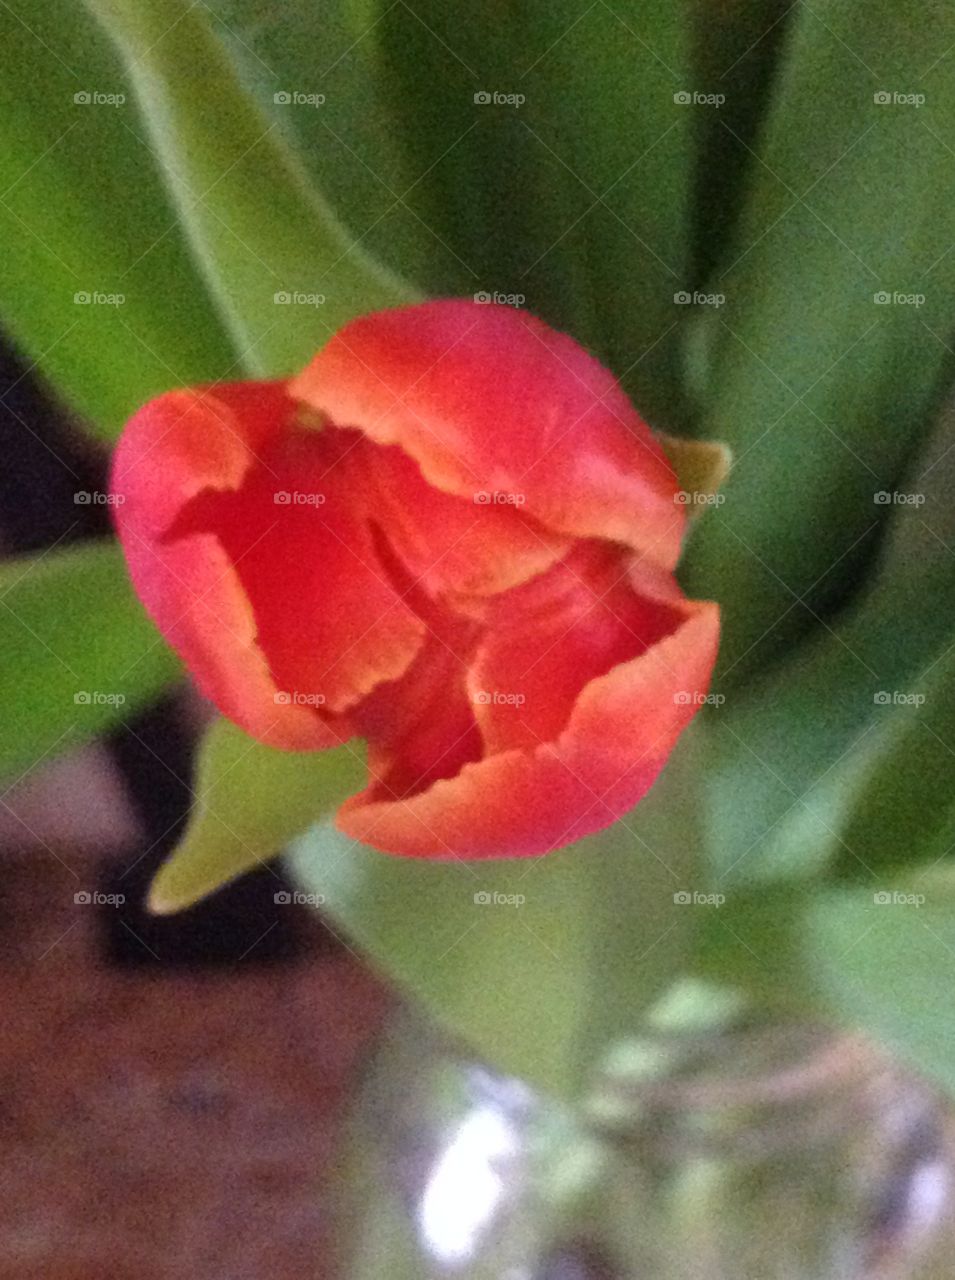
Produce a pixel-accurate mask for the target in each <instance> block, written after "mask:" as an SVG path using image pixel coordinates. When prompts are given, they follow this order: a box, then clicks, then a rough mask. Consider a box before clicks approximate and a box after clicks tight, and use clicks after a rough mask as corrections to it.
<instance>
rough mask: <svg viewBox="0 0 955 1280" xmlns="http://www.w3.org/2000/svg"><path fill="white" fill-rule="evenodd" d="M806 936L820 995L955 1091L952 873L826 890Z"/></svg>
mask: <svg viewBox="0 0 955 1280" xmlns="http://www.w3.org/2000/svg"><path fill="white" fill-rule="evenodd" d="M805 938H806V940H805V954H806V960H807V965H808V966H810V967H811V972H812V975H813V979H814V984H815V986H816V988H817V990H818V991H819V999H820V1003H821V1004H823V1006H824V1007H825V1008H827V1009H828V1010H830V1011H831V1012H832V1013H833V1014H835V1015H836V1016H837V1017H839V1018H840V1019H841V1021H843V1022H844V1023H846V1024H848V1025H850V1026H854V1027H859V1028H861V1029H862V1030H864V1031H866V1032H867V1033H868V1034H869V1035H871V1036H873V1037H874V1038H875V1039H876V1040H877V1041H879V1042H880V1043H881V1044H883V1045H885V1046H886V1047H887V1048H888V1049H890V1050H892V1051H893V1052H894V1053H896V1054H898V1055H899V1056H900V1057H902V1058H903V1059H904V1060H906V1061H908V1062H909V1063H911V1064H912V1066H914V1067H916V1068H917V1069H919V1070H920V1071H922V1072H924V1073H925V1074H926V1075H928V1076H930V1077H932V1078H933V1079H935V1080H937V1081H938V1082H939V1083H940V1084H942V1085H944V1086H945V1088H946V1089H947V1090H949V1092H955V1061H953V1058H952V1038H953V1036H955V1006H953V1004H952V999H951V989H952V981H953V978H955V885H953V884H952V881H951V877H950V875H949V876H948V877H940V878H938V879H937V880H935V881H932V880H928V881H921V880H917V879H909V880H905V881H899V882H883V883H880V884H878V885H877V886H876V887H875V888H871V889H868V890H861V889H860V890H853V891H846V892H832V893H829V894H825V895H823V896H822V897H820V898H819V900H818V901H817V902H816V903H815V904H814V905H813V907H812V909H811V911H810V912H809V915H808V919H807V929H806V935H805Z"/></svg>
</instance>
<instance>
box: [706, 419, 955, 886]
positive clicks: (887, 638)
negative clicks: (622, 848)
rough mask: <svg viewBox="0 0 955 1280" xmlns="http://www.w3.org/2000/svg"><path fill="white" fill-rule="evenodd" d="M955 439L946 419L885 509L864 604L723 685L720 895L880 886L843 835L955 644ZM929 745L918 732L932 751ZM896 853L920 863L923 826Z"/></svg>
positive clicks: (715, 748) (712, 781) (715, 747)
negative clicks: (813, 879)
mask: <svg viewBox="0 0 955 1280" xmlns="http://www.w3.org/2000/svg"><path fill="white" fill-rule="evenodd" d="M953 441H955V410H952V409H948V410H947V411H946V412H945V413H944V414H943V415H942V416H941V418H940V420H939V423H938V426H937V428H936V430H935V431H934V433H933V435H932V438H931V440H930V441H929V442H928V444H927V446H926V448H925V449H924V450H923V451H922V453H921V454H920V455H919V456H918V457H917V458H916V459H913V464H912V466H911V467H910V469H909V471H908V472H907V474H906V476H905V477H904V478H903V479H901V480H900V481H898V483H897V486H893V490H892V493H891V494H890V495H888V496H890V497H892V498H893V501H891V502H889V503H886V504H882V507H883V508H884V509H885V510H887V511H888V512H889V517H888V530H887V535H888V536H887V537H886V539H885V541H884V543H883V545H882V548H881V550H880V554H879V557H878V559H877V561H876V563H875V566H874V568H873V572H872V574H871V576H870V579H869V581H868V583H867V585H866V587H865V590H864V591H863V593H862V594H861V596H860V597H859V598H858V599H857V600H856V601H855V602H854V603H853V605H852V606H851V607H850V608H848V609H847V610H846V611H845V612H844V614H843V616H842V617H840V618H839V619H834V620H833V623H832V624H831V625H830V626H828V627H823V628H820V629H819V631H818V633H817V634H816V635H815V636H814V637H813V639H812V640H810V641H806V642H804V643H803V644H802V645H800V646H799V647H798V648H797V649H796V650H795V651H794V652H793V653H792V655H791V656H790V657H789V658H788V659H787V660H786V661H785V662H784V663H781V664H780V665H778V666H777V667H775V668H773V669H771V670H770V671H768V672H766V673H764V674H762V675H761V676H759V677H757V678H756V679H754V680H751V681H750V682H749V684H748V685H747V686H746V687H745V688H743V687H730V688H727V691H726V694H725V704H724V705H723V706H721V707H719V708H718V710H717V711H716V713H715V714H714V715H712V716H711V717H710V718H709V721H708V725H707V728H708V732H709V741H708V761H707V766H706V770H705V779H706V781H705V786H706V791H707V823H706V837H707V844H708V848H709V857H710V860H711V863H712V865H713V868H714V873H715V874H716V875H717V876H718V877H719V878H720V880H721V883H722V884H723V886H724V887H726V886H728V885H731V884H734V883H745V882H746V881H748V880H753V879H757V880H765V879H767V878H772V877H779V876H788V875H793V874H802V875H812V874H815V873H817V872H818V871H820V870H823V869H825V868H831V867H833V866H834V865H839V866H841V868H842V869H843V871H846V870H848V869H850V868H851V869H852V870H853V871H854V873H856V874H861V875H874V873H875V866H876V865H877V864H878V863H879V862H880V861H883V860H884V857H882V856H876V853H875V850H874V849H873V850H872V854H873V856H872V860H871V870H869V868H870V858H869V852H868V850H867V845H868V843H869V842H868V839H867V838H863V837H862V836H861V835H860V836H856V837H849V836H848V835H847V834H846V831H845V826H846V824H847V823H848V822H849V820H850V815H851V814H852V812H853V809H854V808H855V807H856V806H858V805H859V804H860V797H861V796H862V794H863V789H864V788H865V787H866V785H867V780H868V779H869V777H870V775H871V771H872V770H873V769H875V768H877V767H878V761H879V759H880V758H881V757H882V754H883V753H884V751H885V750H886V749H887V747H889V746H891V744H892V743H894V742H895V740H896V735H897V733H898V732H899V730H900V729H901V730H902V731H903V732H904V722H905V720H906V718H907V715H908V711H909V710H911V711H915V712H916V713H917V714H920V712H919V709H918V708H917V707H911V708H910V707H909V704H910V702H911V699H912V698H913V697H914V696H915V695H920V694H922V693H924V692H925V690H923V688H922V686H923V684H924V683H925V682H926V681H928V682H929V683H931V682H932V681H933V680H937V679H938V678H939V674H940V673H939V672H936V671H935V664H936V663H938V664H939V667H941V665H942V664H943V663H944V661H946V659H944V655H945V654H946V652H947V650H948V649H949V647H950V646H951V644H952V643H953V641H955V627H953V623H952V618H953V616H955V558H953V554H952V551H951V549H950V548H951V547H952V546H953V545H955V542H953V540H955V518H953V508H952V503H951V492H952V486H953V484H955V449H953V448H952V444H953ZM895 498H903V499H905V501H895V500H894V499H895ZM877 505H878V504H875V503H873V509H876V507H877ZM933 673H934V674H933ZM936 705H939V706H941V705H942V703H941V702H940V701H938V700H937V701H936ZM916 732H918V731H916ZM943 736H944V731H943ZM931 742H932V739H931V735H930V734H927V733H925V734H923V735H922V748H923V751H924V750H925V749H928V748H930V747H931ZM936 747H937V752H938V764H939V767H944V759H943V757H944V754H945V753H944V748H943V747H942V746H941V745H940V744H936ZM922 758H923V757H922V756H921V755H920V757H919V759H920V760H921V759H922ZM859 821H862V822H864V821H865V819H864V817H860V819H859ZM882 848H883V854H884V853H886V852H887V849H886V846H885V844H884V842H883V844H882ZM898 852H899V855H900V856H904V857H905V858H906V859H909V860H912V861H915V860H918V859H919V858H920V857H922V856H925V854H924V852H923V851H921V850H920V848H919V844H918V841H917V840H916V839H915V828H913V831H912V835H911V839H909V840H908V841H907V842H906V843H905V846H904V849H903V848H901V847H900V848H899V851H898Z"/></svg>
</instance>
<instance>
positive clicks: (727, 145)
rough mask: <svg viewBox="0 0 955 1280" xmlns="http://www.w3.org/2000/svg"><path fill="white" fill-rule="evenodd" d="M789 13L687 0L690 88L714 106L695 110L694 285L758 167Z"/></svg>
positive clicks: (747, 0)
mask: <svg viewBox="0 0 955 1280" xmlns="http://www.w3.org/2000/svg"><path fill="white" fill-rule="evenodd" d="M794 7H795V6H788V7H787V6H783V5H780V4H779V2H778V0H723V2H722V3H721V4H718V5H714V4H712V3H711V0H691V4H690V11H691V14H692V24H693V35H694V38H693V70H694V78H693V86H692V87H693V88H694V89H695V90H696V91H697V92H699V93H701V94H704V95H708V96H709V97H711V98H712V97H714V96H715V97H716V98H717V99H718V101H717V102H713V103H708V102H707V101H703V102H701V103H700V104H699V105H698V106H697V107H696V109H695V110H694V123H695V125H696V137H697V146H696V154H697V174H696V188H695V195H694V200H693V207H694V224H695V226H694V229H695V233H696V235H695V256H696V270H695V273H694V279H695V280H696V281H697V283H698V284H700V285H705V283H706V281H707V280H708V279H709V277H710V276H711V274H712V273H713V271H714V270H715V269H716V267H717V266H718V265H719V261H720V256H721V254H722V253H723V251H724V250H725V248H726V243H727V240H728V239H729V238H730V237H731V236H732V233H733V228H734V224H735V222H736V219H737V217H738V216H739V213H740V209H741V207H742V205H743V202H744V199H745V195H746V189H747V185H748V183H749V181H750V179H751V178H752V172H753V169H754V167H755V165H756V161H755V158H754V156H753V151H752V148H753V147H754V146H755V145H756V143H757V138H758V132H759V126H760V123H761V121H762V119H763V116H764V114H765V112H766V109H767V106H768V103H769V99H770V94H771V93H772V90H773V87H774V73H775V72H776V70H777V63H778V59H779V55H780V49H781V47H782V46H783V44H784V37H785V34H786V29H787V24H788V21H789V20H790V18H791V16H792V13H793V9H794Z"/></svg>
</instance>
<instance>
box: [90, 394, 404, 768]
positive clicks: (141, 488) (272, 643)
mask: <svg viewBox="0 0 955 1280" xmlns="http://www.w3.org/2000/svg"><path fill="white" fill-rule="evenodd" d="M295 412H296V406H295V405H294V404H293V403H292V402H291V401H289V400H288V398H287V397H286V396H285V394H284V391H283V390H282V388H281V386H280V385H279V384H272V385H269V384H264V385H263V384H247V385H245V386H237V387H234V388H215V389H214V390H212V391H208V392H202V393H197V392H188V393H187V392H176V393H172V394H171V395H169V396H164V397H161V398H160V399H159V400H155V401H153V402H152V403H151V404H149V405H147V406H146V407H145V408H144V409H143V410H141V411H140V413H139V414H137V415H136V417H135V418H134V419H133V421H132V422H131V423H130V425H129V426H128V428H127V430H126V432H125V433H124V435H123V438H122V442H121V444H120V447H119V449H118V451H117V456H116V462H115V466H114V480H113V487H114V491H115V492H116V494H117V496H122V497H123V499H124V500H123V502H122V503H121V504H120V505H118V507H117V516H118V520H117V523H118V528H119V533H120V537H121V539H122V541H123V546H124V550H125V552H126V557H127V561H128V563H129V566H130V573H131V575H132V578H133V581H134V583H135V585H136V589H137V591H138V592H139V594H140V596H141V598H142V599H143V600H144V602H145V604H146V606H147V608H148V610H149V611H150V613H151V614H152V616H153V619H154V620H155V622H156V623H157V625H158V626H159V628H160V630H161V631H162V632H163V634H164V635H165V636H166V638H167V639H168V640H169V642H170V643H171V644H172V645H173V647H174V648H176V649H177V650H178V651H179V653H180V654H181V655H182V656H183V658H184V660H185V661H186V663H187V665H188V666H189V667H190V669H191V670H192V672H193V674H194V675H195V677H196V679H197V682H198V683H199V685H200V687H201V688H202V689H203V691H204V692H205V693H206V694H207V695H208V696H209V697H210V698H211V699H212V701H213V702H215V704H216V705H217V706H218V707H219V709H220V710H221V711H222V712H223V714H224V715H226V716H228V717H229V719H231V720H233V721H235V722H236V723H237V724H239V725H240V726H241V727H242V728H243V729H245V730H246V731H247V732H249V733H250V734H252V735H253V736H254V737H256V738H258V739H260V740H261V741H264V742H268V743H270V744H272V745H274V746H278V747H285V748H288V749H294V750H304V749H308V748H310V747H322V746H329V745H331V744H333V743H335V742H337V741H339V740H341V738H342V737H343V736H347V734H348V733H349V732H350V729H349V728H348V727H347V726H346V725H345V724H344V723H342V722H339V721H336V720H335V718H334V715H333V714H330V713H338V712H341V711H343V710H347V708H348V707H349V706H350V705H352V704H353V703H354V702H355V701H357V700H358V699H360V698H361V697H362V696H364V694H366V693H367V692H368V691H369V690H370V689H372V688H373V687H374V686H375V685H376V684H377V683H378V682H379V681H382V680H391V679H394V678H396V677H397V676H398V675H400V674H401V673H402V672H403V671H404V670H405V668H406V667H407V666H408V665H409V663H410V662H411V661H412V660H413V658H414V656H415V654H416V653H417V651H418V649H419V648H420V645H421V642H422V638H423V635H424V633H425V626H424V624H423V623H422V622H421V621H420V620H419V619H418V618H417V617H416V616H415V615H414V614H413V612H412V611H411V610H410V609H409V608H408V607H407V605H405V604H404V603H403V601H402V600H401V598H400V595H399V594H398V592H397V590H396V589H395V587H394V586H393V585H392V583H391V582H390V581H389V579H388V576H387V574H386V572H385V570H384V569H383V567H382V566H381V564H380V562H379V561H378V557H377V552H376V549H375V545H374V539H373V531H372V529H371V526H370V524H369V522H368V520H367V519H366V518H365V513H363V512H362V511H361V510H360V508H358V509H356V506H355V502H356V498H355V490H354V485H353V484H352V482H351V478H350V477H349V475H348V469H347V461H346V459H347V454H348V452H349V450H350V448H351V447H352V446H353V445H354V444H355V443H357V442H358V440H359V438H358V437H356V436H354V435H351V434H349V433H342V432H336V431H333V430H329V431H327V432H317V431H312V430H308V431H306V430H302V429H300V428H296V427H295V426H294V424H293V422H292V418H293V416H294V414H295ZM299 498H301V499H302V501H298V499H299Z"/></svg>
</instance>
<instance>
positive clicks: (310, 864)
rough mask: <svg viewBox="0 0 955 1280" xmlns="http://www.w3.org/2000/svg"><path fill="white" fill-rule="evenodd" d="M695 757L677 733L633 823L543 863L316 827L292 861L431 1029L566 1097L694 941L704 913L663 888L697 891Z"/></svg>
mask: <svg viewBox="0 0 955 1280" xmlns="http://www.w3.org/2000/svg"><path fill="white" fill-rule="evenodd" d="M697 767H698V766H697V763H696V758H695V750H694V745H693V741H692V735H684V739H683V740H681V743H680V745H679V747H678V750H677V752H675V753H674V756H673V758H672V759H671V761H670V763H669V765H668V766H667V769H666V770H665V771H664V774H663V776H662V778H661V780H660V781H659V782H658V784H657V786H656V787H655V788H654V790H653V791H652V792H651V794H650V796H649V797H648V798H647V799H646V800H645V801H644V802H643V803H642V804H641V805H640V806H639V807H638V808H637V809H636V810H635V812H634V813H633V814H632V815H631V816H630V817H629V818H627V819H626V820H625V821H624V822H622V823H618V824H617V825H616V826H615V827H613V828H611V829H610V830H608V831H606V832H604V833H602V834H599V835H596V836H593V837H591V838H589V839H587V840H584V841H582V842H581V843H580V844H578V845H576V846H574V847H572V848H569V849H564V850H561V851H560V852H558V853H554V854H550V855H548V856H547V857H545V858H540V859H514V860H493V861H487V862H465V861H455V862H427V861H419V860H411V859H400V858H394V857H389V856H388V855H385V854H381V853H377V852H375V851H374V850H372V849H368V848H366V847H363V846H361V845H357V844H354V843H353V842H351V841H349V840H347V839H346V838H345V837H344V836H342V835H341V834H340V833H339V832H337V831H336V830H334V828H332V827H331V825H330V824H325V825H323V826H322V827H319V828H317V829H316V830H314V831H312V832H309V833H308V834H307V835H305V836H303V837H302V839H301V840H299V841H297V842H296V843H295V844H294V845H293V847H292V849H291V851H290V859H291V866H292V869H293V871H294V873H295V875H296V876H297V878H298V879H299V880H300V882H301V883H302V884H303V886H304V887H306V888H307V889H309V890H310V891H312V892H314V893H319V894H321V895H322V896H323V898H324V902H325V909H326V910H328V911H331V913H332V914H333V916H335V917H336V918H337V919H338V920H339V921H341V923H342V925H343V926H344V928H345V929H346V931H347V932H348V934H349V935H350V936H351V937H352V938H354V939H355V940H356V942H357V943H358V944H359V945H360V946H361V947H362V948H364V950H365V951H367V952H368V954H369V955H370V957H371V958H372V960H374V962H375V963H376V964H378V965H379V966H380V967H381V968H382V969H384V971H385V972H386V973H387V974H388V976H389V977H390V978H391V979H392V980H394V981H396V982H398V983H399V984H400V985H402V986H404V987H406V988H407V989H409V990H410V991H411V992H412V993H413V994H414V996H415V999H416V1000H419V1001H421V1002H422V1003H423V1004H424V1006H425V1007H426V1008H427V1009H428V1011H429V1012H430V1013H431V1014H432V1015H433V1016H434V1017H435V1018H436V1019H437V1020H438V1021H439V1023H440V1024H441V1025H443V1026H444V1027H446V1028H447V1029H448V1030H449V1031H450V1032H452V1033H453V1034H455V1035H458V1036H461V1037H463V1038H464V1039H465V1040H466V1041H467V1042H468V1043H469V1044H471V1045H472V1046H473V1047H474V1048H475V1049H476V1050H477V1051H478V1052H479V1053H482V1054H484V1055H485V1056H486V1057H487V1059H488V1060H489V1061H491V1062H493V1063H495V1064H496V1065H498V1066H499V1067H500V1068H501V1069H503V1070H506V1071H510V1072H513V1073H514V1074H516V1075H518V1076H520V1077H521V1078H524V1079H528V1080H532V1081H534V1082H535V1083H537V1084H538V1085H539V1086H540V1087H542V1088H545V1089H548V1090H550V1091H552V1092H555V1093H559V1094H563V1095H566V1096H574V1095H576V1094H577V1092H578V1091H579V1090H580V1088H581V1087H582V1086H584V1085H585V1083H586V1080H587V1077H588V1075H589V1074H590V1072H591V1071H592V1070H593V1068H594V1066H595V1064H596V1062H597V1060H598V1059H599V1058H600V1057H601V1056H602V1055H603V1054H604V1053H605V1052H607V1051H608V1049H609V1048H610V1047H611V1046H612V1044H613V1043H614V1042H615V1041H616V1039H617V1038H618V1037H622V1036H625V1035H626V1034H627V1033H628V1031H631V1030H635V1029H637V1028H638V1027H639V1025H640V1022H641V1019H642V1017H643V1013H644V1010H645V1009H646V1007H647V1005H648V1004H649V1003H650V1002H651V1001H653V1000H654V999H656V998H657V997H658V996H659V995H660V994H661V993H662V992H663V991H664V990H665V989H666V988H667V986H668V985H669V983H670V982H671V981H672V978H673V976H674V974H675V973H679V972H680V971H681V970H682V967H683V962H684V960H685V957H686V956H687V954H688V952H689V950H690V949H691V947H692V946H693V942H694V938H695V933H696V930H697V928H698V927H699V924H700V916H699V912H700V911H703V910H705V908H703V907H700V908H697V907H695V906H693V905H686V904H685V903H683V902H680V901H675V898H674V895H679V894H681V893H683V892H685V891H687V890H693V889H695V888H699V887H700V886H699V871H698V869H697V868H696V865H695V859H696V855H697V851H698V848H699V840H698V835H697V830H696V820H697V803H696V795H695V786H696V781H697ZM422 921H426V922H427V927H425V928H422V923H421V922H422Z"/></svg>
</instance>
